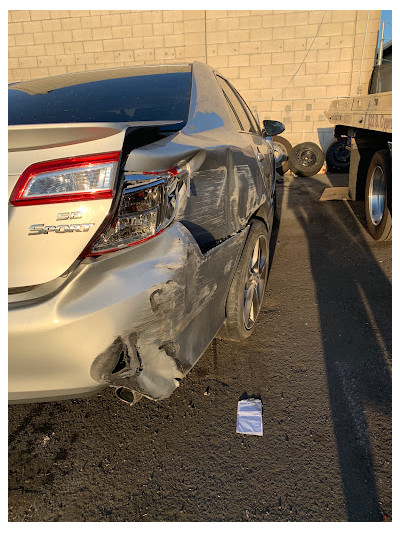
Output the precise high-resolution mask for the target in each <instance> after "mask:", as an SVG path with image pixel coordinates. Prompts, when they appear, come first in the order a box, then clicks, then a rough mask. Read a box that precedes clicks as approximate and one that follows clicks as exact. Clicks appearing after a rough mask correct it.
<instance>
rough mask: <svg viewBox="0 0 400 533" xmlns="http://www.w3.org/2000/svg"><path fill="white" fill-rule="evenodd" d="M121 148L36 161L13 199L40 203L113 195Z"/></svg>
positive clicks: (15, 203)
mask: <svg viewBox="0 0 400 533" xmlns="http://www.w3.org/2000/svg"><path fill="white" fill-rule="evenodd" d="M119 156H120V152H109V153H103V154H95V155H88V156H79V157H71V158H68V159H58V160H55V161H44V162H41V163H35V164H34V165H31V166H30V167H28V168H27V169H26V170H24V172H23V173H22V174H21V176H20V177H19V179H18V181H17V183H16V185H15V187H14V189H13V191H12V193H11V196H10V203H11V204H13V205H14V206H19V205H39V204H52V203H61V202H77V201H81V200H84V201H86V200H99V199H103V198H112V197H113V189H114V180H115V175H116V171H117V166H118V161H119Z"/></svg>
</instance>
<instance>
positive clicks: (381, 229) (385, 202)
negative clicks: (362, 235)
mask: <svg viewBox="0 0 400 533" xmlns="http://www.w3.org/2000/svg"><path fill="white" fill-rule="evenodd" d="M365 216H366V219H367V227H368V232H369V234H370V235H371V236H372V237H373V238H374V239H375V240H376V241H390V240H391V239H392V162H391V157H390V151H389V150H388V149H385V150H379V151H378V152H375V154H374V155H373V157H372V159H371V163H370V165H369V168H368V173H367V181H366V184H365Z"/></svg>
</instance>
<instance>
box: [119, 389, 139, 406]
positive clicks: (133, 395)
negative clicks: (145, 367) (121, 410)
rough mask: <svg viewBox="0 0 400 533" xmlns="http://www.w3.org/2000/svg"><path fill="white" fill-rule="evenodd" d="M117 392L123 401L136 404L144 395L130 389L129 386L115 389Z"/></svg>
mask: <svg viewBox="0 0 400 533" xmlns="http://www.w3.org/2000/svg"><path fill="white" fill-rule="evenodd" d="M115 394H116V396H117V398H118V399H119V400H121V402H123V403H125V404H127V405H135V403H137V402H138V401H139V400H140V398H142V397H143V394H140V393H139V392H136V391H134V390H131V389H128V388H127V387H118V389H116V391H115Z"/></svg>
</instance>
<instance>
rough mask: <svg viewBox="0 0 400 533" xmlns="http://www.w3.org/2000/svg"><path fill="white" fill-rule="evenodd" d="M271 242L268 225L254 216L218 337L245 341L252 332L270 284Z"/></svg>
mask: <svg viewBox="0 0 400 533" xmlns="http://www.w3.org/2000/svg"><path fill="white" fill-rule="evenodd" d="M268 267H269V242H268V235H267V228H266V225H265V224H264V223H263V222H261V221H260V220H257V219H255V220H253V222H252V224H251V227H250V231H249V234H248V236H247V240H246V244H245V246H244V249H243V253H242V256H241V258H240V261H239V264H238V267H237V269H236V273H235V277H234V278H233V281H232V285H231V288H230V291H229V294H228V299H227V303H226V319H225V322H224V324H223V325H222V327H221V329H220V330H219V332H218V334H217V337H219V338H222V339H226V340H231V341H237V342H240V341H243V340H245V339H247V338H248V337H250V335H251V334H252V332H253V330H254V327H255V324H256V322H257V318H258V315H259V312H260V308H261V304H262V299H263V296H264V292H265V287H266V284H267V277H268Z"/></svg>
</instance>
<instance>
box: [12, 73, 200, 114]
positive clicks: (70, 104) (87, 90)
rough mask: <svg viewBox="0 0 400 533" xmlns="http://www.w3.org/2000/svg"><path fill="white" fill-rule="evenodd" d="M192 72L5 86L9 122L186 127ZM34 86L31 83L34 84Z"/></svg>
mask: <svg viewBox="0 0 400 533" xmlns="http://www.w3.org/2000/svg"><path fill="white" fill-rule="evenodd" d="M191 77H192V75H191V72H190V71H189V72H172V73H171V72H168V73H162V74H146V75H139V76H125V77H120V78H113V79H103V80H97V81H89V82H85V83H77V84H76V83H75V84H71V79H73V78H69V76H65V84H66V85H67V84H68V86H61V87H60V79H61V77H60V76H57V77H56V78H57V81H52V80H55V79H56V78H53V79H52V78H47V79H46V80H40V83H39V80H37V81H36V80H32V81H31V82H26V83H23V82H21V83H16V84H14V85H10V86H9V91H8V93H9V99H8V123H9V125H17V124H55V123H70V122H133V121H138V120H141V121H142V120H146V121H148V120H151V121H159V120H173V121H183V122H184V123H186V120H187V116H188V112H189V101H190V91H191ZM35 82H36V83H35Z"/></svg>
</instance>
